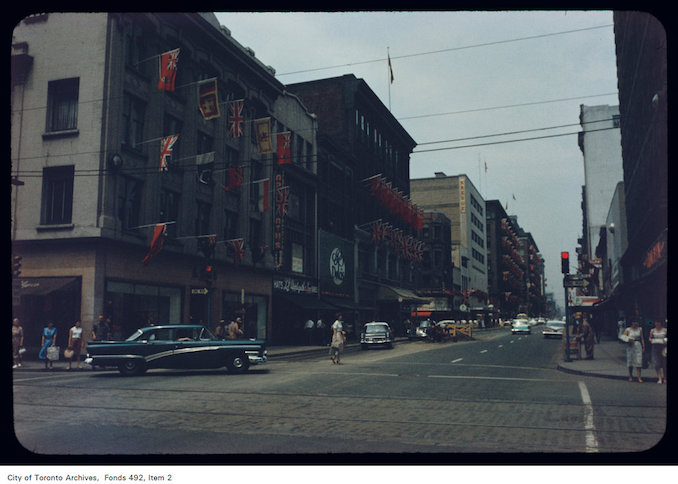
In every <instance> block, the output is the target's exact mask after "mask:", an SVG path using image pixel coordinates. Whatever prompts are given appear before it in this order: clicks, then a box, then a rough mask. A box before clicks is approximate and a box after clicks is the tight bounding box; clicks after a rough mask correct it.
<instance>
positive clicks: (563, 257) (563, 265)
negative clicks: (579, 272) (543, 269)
mask: <svg viewBox="0 0 678 484" xmlns="http://www.w3.org/2000/svg"><path fill="white" fill-rule="evenodd" d="M560 270H561V271H562V273H563V274H569V273H570V253H569V252H561V253H560Z"/></svg>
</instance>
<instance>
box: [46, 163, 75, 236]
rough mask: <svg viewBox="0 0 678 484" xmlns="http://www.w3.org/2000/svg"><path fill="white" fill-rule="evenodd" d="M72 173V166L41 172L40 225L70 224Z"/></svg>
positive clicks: (73, 169)
mask: <svg viewBox="0 0 678 484" xmlns="http://www.w3.org/2000/svg"><path fill="white" fill-rule="evenodd" d="M74 171H75V167H74V166H73V165H70V166H56V167H51V168H44V169H43V170H42V220H41V223H42V224H44V225H53V224H69V223H71V217H72V213H73V176H74Z"/></svg>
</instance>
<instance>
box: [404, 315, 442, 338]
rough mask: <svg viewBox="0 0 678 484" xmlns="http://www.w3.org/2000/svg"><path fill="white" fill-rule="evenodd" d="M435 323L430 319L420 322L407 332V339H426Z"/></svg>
mask: <svg viewBox="0 0 678 484" xmlns="http://www.w3.org/2000/svg"><path fill="white" fill-rule="evenodd" d="M434 324H435V323H434V322H433V321H431V320H430V319H425V320H424V321H420V322H419V324H418V325H416V326H412V327H411V328H409V329H408V331H407V337H408V338H409V339H424V338H426V336H427V335H428V331H429V330H430V329H431V328H432V327H433V325H434Z"/></svg>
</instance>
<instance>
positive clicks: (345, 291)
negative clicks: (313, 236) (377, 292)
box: [318, 230, 355, 299]
mask: <svg viewBox="0 0 678 484" xmlns="http://www.w3.org/2000/svg"><path fill="white" fill-rule="evenodd" d="M353 244H354V243H353V241H351V240H345V239H342V238H340V237H337V236H336V235H334V234H332V233H330V232H325V231H324V230H319V231H318V288H319V290H320V294H322V295H325V296H331V297H340V298H345V299H353V295H354V293H355V279H354V273H355V270H354V254H353V249H354V246H353Z"/></svg>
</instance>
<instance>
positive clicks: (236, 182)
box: [224, 167, 242, 190]
mask: <svg viewBox="0 0 678 484" xmlns="http://www.w3.org/2000/svg"><path fill="white" fill-rule="evenodd" d="M227 173H228V183H227V184H226V186H225V187H224V190H230V189H231V188H238V187H239V186H240V185H242V168H233V167H230V168H229V169H228V172H227Z"/></svg>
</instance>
